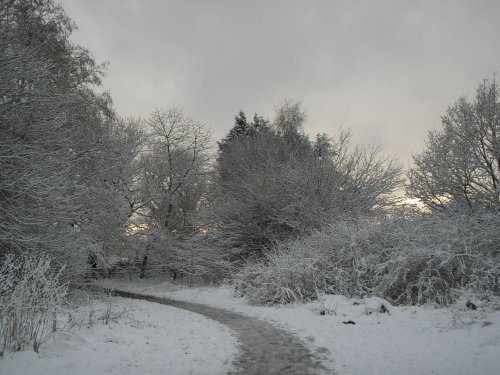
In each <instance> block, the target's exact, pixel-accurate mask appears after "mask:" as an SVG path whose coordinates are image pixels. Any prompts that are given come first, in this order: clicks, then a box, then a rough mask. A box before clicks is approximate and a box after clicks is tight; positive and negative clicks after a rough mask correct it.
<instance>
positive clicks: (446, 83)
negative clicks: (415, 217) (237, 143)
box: [63, 0, 500, 162]
mask: <svg viewBox="0 0 500 375" xmlns="http://www.w3.org/2000/svg"><path fill="white" fill-rule="evenodd" d="M63 6H64V7H65V8H66V10H67V13H68V14H69V15H70V16H71V17H72V18H73V19H74V20H75V21H76V23H77V24H78V25H79V27H80V31H79V32H78V33H77V34H76V35H75V40H76V41H78V42H80V43H81V44H83V45H85V46H87V47H88V48H90V49H91V50H92V51H93V52H94V53H95V55H96V58H97V59H98V60H109V61H110V63H111V65H110V68H109V76H108V78H107V79H106V80H105V86H106V87H107V88H109V89H110V90H111V94H112V96H113V97H114V99H115V103H116V106H117V109H118V111H119V112H120V113H122V114H123V115H141V116H145V115H147V114H148V113H149V111H150V110H151V109H153V108H154V107H159V106H160V107H161V106H171V105H176V106H181V107H183V108H185V110H186V112H188V113H189V114H190V115H192V116H193V117H194V118H196V119H198V120H200V121H203V122H205V123H207V124H208V125H210V126H211V127H212V128H213V129H214V130H215V135H216V138H221V137H223V136H224V134H225V133H226V132H227V131H228V130H229V128H230V127H231V126H232V123H233V116H234V114H235V113H236V112H237V111H238V110H239V109H240V108H243V109H245V110H246V111H247V112H249V113H250V114H252V113H253V112H254V111H258V112H260V113H263V114H264V115H268V116H270V115H271V114H272V111H273V108H274V105H277V104H279V102H280V101H281V100H282V99H283V98H284V97H289V98H292V99H300V100H302V102H303V104H304V106H305V107H306V108H307V109H308V113H309V116H308V124H307V126H306V131H308V132H310V133H313V132H327V133H334V132H335V131H336V129H337V128H338V127H339V126H344V127H351V128H352V130H353V133H354V135H355V137H356V139H359V140H363V141H372V140H380V141H381V142H382V143H383V144H384V145H385V148H386V150H387V151H388V152H390V153H393V154H397V155H398V156H399V157H400V158H401V160H402V161H404V162H406V160H407V159H408V157H409V155H410V152H411V151H413V152H417V151H419V150H420V149H421V148H422V146H423V141H424V138H425V134H426V131H427V130H428V129H430V128H432V127H436V126H438V125H439V116H440V115H441V114H442V113H443V112H444V110H445V109H446V107H447V105H448V104H451V103H452V102H453V101H454V100H455V99H456V98H457V97H458V96H459V95H461V94H464V93H473V89H474V87H475V86H476V85H477V84H478V83H479V81H480V80H481V79H482V78H485V77H490V76H491V74H492V73H493V72H494V71H496V70H498V68H499V67H500V50H499V49H498V48H496V45H497V39H498V35H500V23H498V21H497V15H498V14H500V3H499V2H498V1H452V0H448V1H423V2H420V1H419V2H414V1H412V2H410V1H408V2H407V1H359V2H358V1H356V2H355V1H229V0H227V1H180V0H179V1H132V0H127V1H119V0H108V1H99V0H86V1H80V0H64V1H63Z"/></svg>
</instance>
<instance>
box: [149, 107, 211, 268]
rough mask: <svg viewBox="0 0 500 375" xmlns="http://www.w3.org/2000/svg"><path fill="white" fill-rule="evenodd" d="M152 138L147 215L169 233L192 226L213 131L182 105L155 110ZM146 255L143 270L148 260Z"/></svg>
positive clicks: (150, 137) (157, 225) (151, 127)
mask: <svg viewBox="0 0 500 375" xmlns="http://www.w3.org/2000/svg"><path fill="white" fill-rule="evenodd" d="M146 125H147V126H148V132H149V133H148V134H149V141H148V147H147V150H146V152H145V154H144V156H143V159H142V167H143V171H142V174H143V175H142V182H141V186H142V195H143V199H144V202H145V204H144V208H145V210H143V215H144V216H145V217H146V218H147V219H148V220H149V222H150V225H151V226H154V227H156V228H162V229H163V233H164V234H165V235H167V236H170V235H172V234H173V233H177V232H179V231H185V230H192V228H191V223H190V215H191V214H192V213H193V212H195V211H196V210H197V209H198V207H199V204H200V200H201V199H202V196H203V193H204V191H205V185H206V183H207V178H208V168H209V161H210V148H211V146H210V132H209V131H208V130H207V129H206V128H205V127H204V126H203V125H202V124H200V123H198V122H196V121H194V120H192V119H190V118H188V117H186V116H185V115H184V114H183V112H182V111H181V110H179V109H170V110H168V111H161V110H155V111H154V112H153V113H152V114H151V116H150V118H149V119H148V120H147V121H146ZM147 256H148V254H147V251H146V254H145V255H144V258H143V267H142V271H141V274H142V275H143V273H144V268H145V267H146V262H147Z"/></svg>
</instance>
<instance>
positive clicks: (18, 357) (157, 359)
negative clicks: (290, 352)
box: [0, 297, 237, 375]
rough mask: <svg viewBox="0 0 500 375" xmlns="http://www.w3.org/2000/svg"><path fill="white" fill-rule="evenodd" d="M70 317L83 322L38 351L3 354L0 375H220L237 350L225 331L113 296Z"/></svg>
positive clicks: (195, 318)
mask: <svg viewBox="0 0 500 375" xmlns="http://www.w3.org/2000/svg"><path fill="white" fill-rule="evenodd" d="M109 308H111V311H110V313H109V314H108V315H109V317H110V319H109V321H108V324H105V323H104V316H105V315H106V312H107V311H109ZM72 313H73V314H74V317H73V319H75V320H77V319H80V322H81V324H79V325H78V326H75V327H73V328H72V329H70V330H69V331H67V332H66V333H64V334H57V335H55V336H53V337H51V339H49V340H48V341H47V342H46V343H45V344H44V345H43V346H42V348H41V349H40V352H39V353H35V352H33V351H32V350H31V349H30V348H26V350H25V351H23V352H17V353H13V354H12V353H11V354H5V356H4V358H3V359H1V360H0V374H2V375H33V374H37V375H49V374H50V375H69V374H71V375H92V374H99V375H101V374H102V375H104V374H119V375H127V374H130V375H135V374H139V373H140V374H176V375H177V374H179V375H183V374H199V375H202V374H203V375H212V374H223V373H225V372H226V371H227V369H229V368H230V366H231V363H232V360H233V358H234V355H235V353H236V351H237V349H236V339H235V338H234V337H233V336H232V332H231V331H230V330H229V329H228V328H227V327H225V326H223V325H222V324H219V323H217V322H214V321H212V320H210V319H207V318H205V317H203V316H201V315H198V314H194V313H191V312H189V311H185V310H181V309H177V308H174V307H170V306H164V305H159V304H155V303H150V302H145V301H135V300H130V299H124V298H118V297H113V298H110V299H109V300H108V301H101V302H93V303H90V304H87V305H84V306H81V307H80V308H78V309H77V310H76V311H73V312H72ZM98 319H99V320H98ZM91 322H92V324H90V323H91Z"/></svg>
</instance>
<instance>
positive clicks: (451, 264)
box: [236, 215, 500, 304]
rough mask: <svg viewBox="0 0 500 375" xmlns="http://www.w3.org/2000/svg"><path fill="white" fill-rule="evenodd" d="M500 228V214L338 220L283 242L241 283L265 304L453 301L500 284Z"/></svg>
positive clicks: (251, 267) (242, 274)
mask: <svg viewBox="0 0 500 375" xmlns="http://www.w3.org/2000/svg"><path fill="white" fill-rule="evenodd" d="M498 228H500V216H499V215H481V216H476V217H471V216H456V217H446V218H442V217H441V218H429V217H424V218H418V219H411V220H409V219H401V218H398V219H394V218H393V219H384V220H379V221H373V220H372V221H357V222H349V221H343V222H338V223H335V224H333V225H330V226H328V227H325V228H323V230H321V231H316V232H314V233H312V234H311V235H309V236H307V237H304V238H300V239H297V240H294V241H288V242H283V243H279V244H277V245H276V246H275V247H274V248H273V249H271V250H270V251H269V253H268V254H267V255H266V258H265V260H264V261H263V262H259V263H253V264H250V265H248V266H247V267H245V268H244V269H242V270H241V271H240V272H239V274H238V275H237V276H236V282H237V286H238V288H239V289H240V291H241V292H242V293H244V294H246V295H247V296H248V298H249V299H250V300H251V301H253V302H255V303H259V304H272V303H287V302H293V301H310V300H314V299H316V296H317V294H318V292H322V293H327V294H341V295H346V296H349V297H364V296H370V295H376V296H380V297H382V298H385V299H388V300H389V301H392V302H394V303H399V304H422V303H427V302H434V303H438V304H447V303H451V302H452V301H453V300H454V299H455V298H456V297H457V296H458V294H459V293H458V292H459V291H460V290H463V289H467V290H470V291H473V292H474V293H491V292H492V291H494V290H495V289H496V288H498V277H499V272H500V266H499V264H500V262H499V257H500V255H499V253H500V231H499V230H498Z"/></svg>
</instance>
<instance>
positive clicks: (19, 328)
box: [0, 253, 67, 353]
mask: <svg viewBox="0 0 500 375" xmlns="http://www.w3.org/2000/svg"><path fill="white" fill-rule="evenodd" d="M61 271H62V270H59V271H54V269H53V267H52V265H51V261H50V258H49V257H48V256H40V255H38V256H33V255H29V254H26V253H22V254H7V255H5V256H4V257H3V259H2V260H1V263H0V353H4V352H5V351H17V350H22V349H23V347H24V346H25V345H32V346H33V349H34V350H35V351H38V348H39V346H40V344H41V343H43V341H44V340H45V339H46V338H47V337H48V335H50V334H51V333H52V332H54V331H55V330H56V329H57V310H58V309H59V308H61V306H62V305H63V303H64V301H65V297H66V294H67V285H65V284H62V283H61V281H60V276H61Z"/></svg>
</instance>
